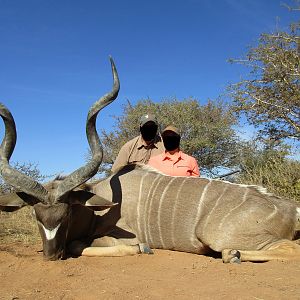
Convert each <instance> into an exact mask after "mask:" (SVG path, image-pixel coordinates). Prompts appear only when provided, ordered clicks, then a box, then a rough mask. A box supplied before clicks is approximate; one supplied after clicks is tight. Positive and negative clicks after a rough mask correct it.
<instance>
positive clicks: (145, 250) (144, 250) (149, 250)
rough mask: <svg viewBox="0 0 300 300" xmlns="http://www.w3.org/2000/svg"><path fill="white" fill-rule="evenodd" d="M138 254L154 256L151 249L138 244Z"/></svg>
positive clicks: (145, 245)
mask: <svg viewBox="0 0 300 300" xmlns="http://www.w3.org/2000/svg"><path fill="white" fill-rule="evenodd" d="M139 248H140V253H144V254H154V253H153V251H152V249H151V248H150V247H149V246H148V245H147V244H139Z"/></svg>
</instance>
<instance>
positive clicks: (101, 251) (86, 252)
mask: <svg viewBox="0 0 300 300" xmlns="http://www.w3.org/2000/svg"><path fill="white" fill-rule="evenodd" d="M68 252H69V253H70V254H73V255H76V256H110V257H112V256H128V255H135V254H140V253H145V254H153V252H152V250H151V249H150V248H149V247H148V246H147V245H146V244H138V245H122V244H119V245H114V246H108V247H94V246H91V247H87V246H86V244H84V243H82V242H79V241H76V242H73V243H71V244H70V245H69V247H68Z"/></svg>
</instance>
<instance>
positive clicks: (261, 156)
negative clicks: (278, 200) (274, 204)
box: [235, 141, 300, 201]
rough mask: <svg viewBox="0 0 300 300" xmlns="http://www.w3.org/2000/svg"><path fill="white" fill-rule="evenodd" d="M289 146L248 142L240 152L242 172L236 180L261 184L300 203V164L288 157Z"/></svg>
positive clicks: (270, 190)
mask: <svg viewBox="0 0 300 300" xmlns="http://www.w3.org/2000/svg"><path fill="white" fill-rule="evenodd" d="M288 152H289V151H288V149H287V146H286V145H284V144H279V145H277V146H276V147H269V146H266V145H265V144H261V143H259V142H258V141H249V142H246V143H245V144H244V145H243V147H241V151H240V159H239V160H240V166H241V168H240V169H241V172H240V173H239V174H238V175H237V176H235V181H236V182H239V183H243V184H250V185H251V184H255V185H260V186H263V187H265V188H267V190H268V191H269V192H273V193H274V194H276V195H278V196H282V197H284V198H289V199H293V200H296V201H297V200H298V201H299V200H300V162H299V161H295V160H292V159H289V158H287V154H288Z"/></svg>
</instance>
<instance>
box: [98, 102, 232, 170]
mask: <svg viewBox="0 0 300 300" xmlns="http://www.w3.org/2000/svg"><path fill="white" fill-rule="evenodd" d="M146 113H153V114H155V115H156V117H157V119H158V122H159V124H160V128H161V129H163V128H164V127H166V126H167V125H170V124H173V125H175V126H176V127H177V128H178V129H179V130H180V132H181V136H182V139H181V140H182V141H181V149H182V150H183V151H184V152H186V153H188V154H190V155H192V156H194V157H195V158H196V159H197V161H198V163H199V166H200V168H201V171H202V173H209V174H214V173H215V172H216V169H217V168H218V167H220V166H227V167H230V166H233V165H234V164H235V163H236V149H237V138H236V135H235V132H234V130H233V129H232V126H233V125H235V124H236V119H235V118H234V117H233V115H232V113H231V110H230V107H229V106H228V105H225V104H224V103H223V102H221V101H208V102H207V103H206V104H205V105H200V104H199V101H197V100H195V99H184V100H183V101H179V100H177V99H171V100H170V99H169V100H168V99H166V100H163V101H161V102H159V103H155V102H153V101H152V100H150V99H147V100H141V101H139V102H137V104H136V105H135V106H132V105H131V104H130V103H129V102H128V103H127V105H125V106H124V107H123V114H122V115H121V116H114V118H115V120H116V126H115V130H114V131H112V132H105V131H102V134H101V141H102V144H103V148H104V160H103V164H102V166H101V169H100V172H103V171H108V170H109V169H110V167H111V164H112V163H113V161H114V159H115V157H116V156H117V154H118V152H119V150H120V148H121V146H122V145H124V143H126V142H127V141H128V140H130V139H132V138H133V137H135V136H137V135H139V134H140V132H139V120H140V117H141V116H142V115H143V114H146Z"/></svg>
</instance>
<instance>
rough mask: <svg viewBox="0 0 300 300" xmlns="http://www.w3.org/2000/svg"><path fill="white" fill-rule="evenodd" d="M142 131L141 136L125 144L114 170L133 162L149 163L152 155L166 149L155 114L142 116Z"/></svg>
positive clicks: (112, 169)
mask: <svg viewBox="0 0 300 300" xmlns="http://www.w3.org/2000/svg"><path fill="white" fill-rule="evenodd" d="M140 132H141V134H140V135H139V136H137V137H135V138H133V139H132V140H130V141H129V142H127V143H126V144H125V145H123V147H122V148H121V150H120V152H119V154H118V156H117V158H116V159H115V162H114V164H113V166H112V168H111V171H112V172H116V171H117V170H119V169H120V168H121V167H123V166H125V165H127V164H131V163H144V164H147V163H148V161H149V159H150V157H152V156H156V155H158V154H161V153H163V152H164V151H165V148H164V144H163V142H162V140H161V137H160V136H159V135H158V123H157V121H156V118H155V116H154V115H152V114H147V115H144V116H142V117H141V120H140Z"/></svg>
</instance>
